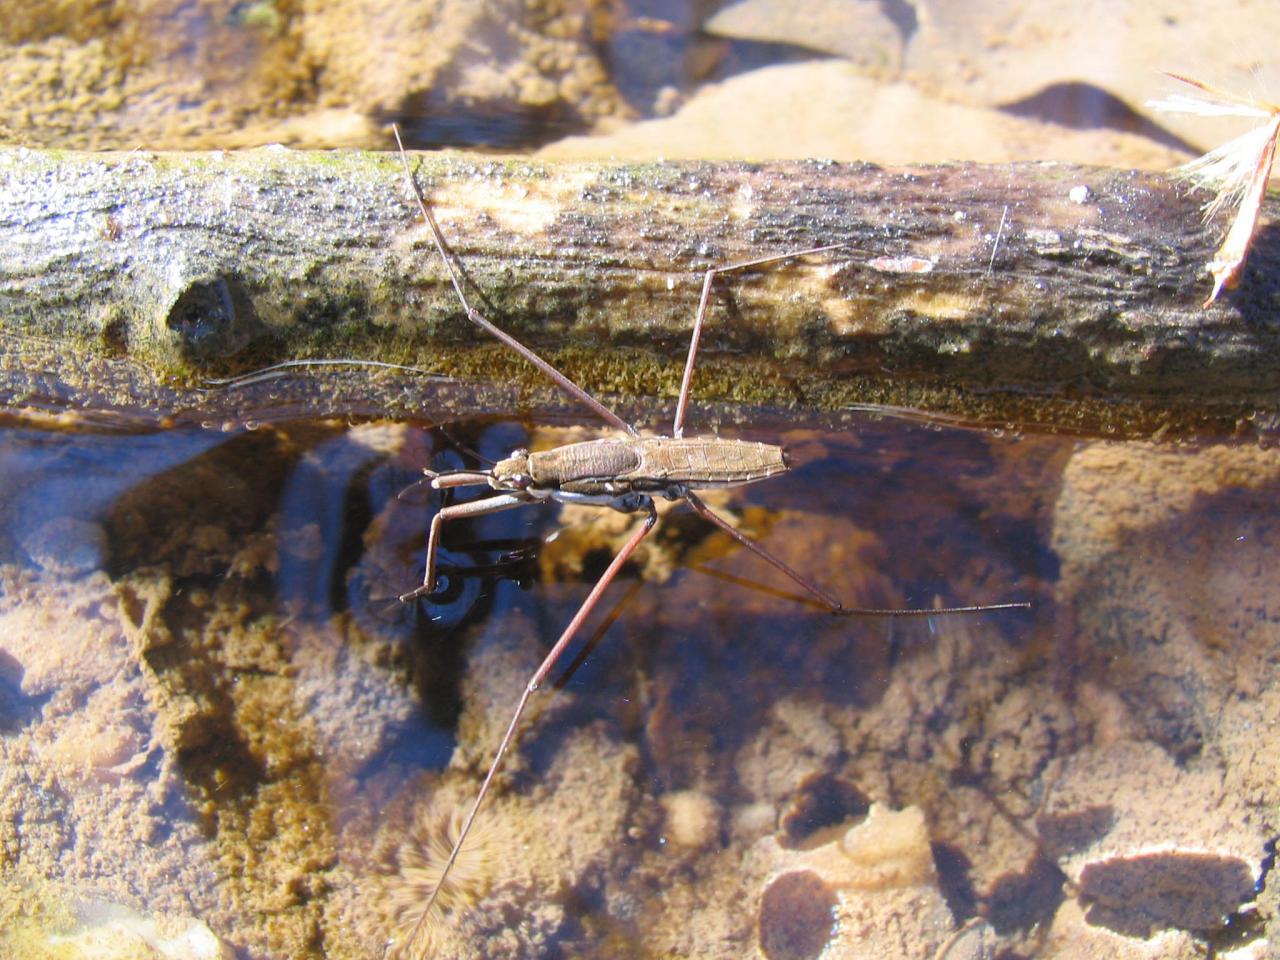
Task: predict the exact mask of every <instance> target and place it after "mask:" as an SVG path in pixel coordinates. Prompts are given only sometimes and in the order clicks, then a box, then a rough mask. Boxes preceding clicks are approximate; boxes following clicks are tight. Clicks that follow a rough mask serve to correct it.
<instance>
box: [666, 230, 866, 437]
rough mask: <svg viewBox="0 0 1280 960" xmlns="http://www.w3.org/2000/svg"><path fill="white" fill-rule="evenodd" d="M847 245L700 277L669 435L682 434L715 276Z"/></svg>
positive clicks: (732, 266)
mask: <svg viewBox="0 0 1280 960" xmlns="http://www.w3.org/2000/svg"><path fill="white" fill-rule="evenodd" d="M846 246H848V244H845V243H828V244H827V245H826V246H822V247H809V248H808V249H807V250H793V251H791V253H779V254H775V255H774V256H771V257H761V258H759V259H758V260H744V261H742V262H741V263H731V264H729V265H728V266H725V267H712V268H711V269H710V270H708V271H707V273H706V276H704V277H703V278H702V296H701V298H699V300H698V312H697V314H696V315H695V316H694V318H693V333H692V334H691V335H690V337H689V356H688V359H686V360H685V362H684V376H683V377H681V378H680V399H678V400H677V401H676V419H675V423H673V424H672V427H671V435H672V436H673V437H683V436H684V415H685V411H686V410H687V409H688V407H689V385H690V384H691V383H693V365H694V363H695V362H696V361H697V359H698V341H699V340H701V339H702V324H703V320H704V319H705V318H706V315H707V305H708V304H709V303H710V302H711V284H712V283H713V282H714V281H715V278H716V275H717V274H721V273H731V272H733V271H734V270H746V269H748V268H749V267H762V266H764V265H765V264H767V263H779V262H781V261H783V260H794V259H795V258H796V257H804V256H807V255H809V254H811V253H822V252H824V251H826V250H836V249H839V248H840V247H846Z"/></svg>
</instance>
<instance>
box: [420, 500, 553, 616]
mask: <svg viewBox="0 0 1280 960" xmlns="http://www.w3.org/2000/svg"><path fill="white" fill-rule="evenodd" d="M437 479H439V478H437ZM432 486H435V481H434V480H433V481H432ZM445 486H448V484H445ZM532 502H533V501H532V500H531V499H530V498H529V497H527V496H524V495H523V494H518V493H503V494H499V495H498V496H496V497H488V498H486V499H484V500H472V501H471V502H469V503H454V504H450V505H449V506H447V507H441V508H440V512H439V513H437V514H436V515H435V516H434V517H432V518H431V532H430V533H429V534H428V535H427V563H426V569H424V570H423V572H422V586H420V587H418V588H417V589H416V590H410V591H409V592H408V593H402V594H400V602H401V603H408V602H409V601H411V600H416V599H418V598H419V597H425V596H427V595H428V594H430V593H431V592H432V591H433V590H435V588H436V548H437V546H438V545H439V543H440V528H441V526H443V525H444V522H445V521H446V520H459V519H462V518H463V517H483V516H485V515H486V514H490V513H500V512H501V511H503V510H511V509H513V508H514V507H523V506H524V505H525V504H526V503H532Z"/></svg>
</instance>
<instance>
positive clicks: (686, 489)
mask: <svg viewBox="0 0 1280 960" xmlns="http://www.w3.org/2000/svg"><path fill="white" fill-rule="evenodd" d="M396 142H397V143H399V142H400V134H399V131H396ZM400 157H401V161H402V163H403V165H404V171H405V177H406V179H407V180H408V183H409V186H410V188H411V189H412V190H413V194H414V197H415V199H416V201H417V205H418V210H419V213H420V214H421V216H422V219H423V221H424V222H425V223H426V224H427V226H428V227H429V228H430V231H431V237H432V240H433V242H434V244H435V247H436V249H437V251H438V252H439V254H440V256H441V258H442V259H443V260H444V263H445V266H446V269H447V270H448V272H449V278H450V281H451V283H452V284H453V288H454V291H455V292H456V293H457V295H458V299H459V301H460V302H461V304H462V307H463V309H464V310H465V311H466V314H467V317H468V319H469V320H471V322H473V323H475V324H476V325H477V326H479V327H481V328H482V329H484V330H485V331H487V332H488V333H489V334H491V335H492V336H494V337H496V338H497V339H499V340H501V341H502V342H503V343H505V344H506V345H507V346H509V347H511V349H513V350H515V351H516V352H517V353H519V354H520V355H521V356H522V357H524V358H525V359H526V360H528V361H529V362H530V363H532V364H533V365H534V366H536V367H537V368H538V369H539V370H541V371H542V372H543V373H544V374H546V375H547V377H549V378H550V379H551V380H552V381H554V382H555V383H556V384H557V385H559V386H560V387H561V389H562V390H564V391H565V393H567V394H568V395H569V396H571V397H574V398H575V399H577V400H579V401H581V402H582V403H583V404H584V405H586V406H587V407H589V408H591V409H592V410H593V411H594V412H595V413H596V414H597V415H599V416H600V417H601V418H602V419H603V420H605V421H606V422H607V423H609V424H611V425H612V426H614V427H616V428H617V429H618V430H619V431H621V432H622V434H623V436H620V437H616V438H608V439H599V440H588V441H584V442H580V443H571V444H566V445H564V446H561V447H557V448H555V449H553V450H547V451H539V452H536V453H530V452H528V451H527V450H515V451H513V452H512V453H511V455H510V456H509V457H507V458H506V459H505V460H501V461H499V462H498V463H497V464H495V465H494V466H493V468H492V469H489V470H450V471H442V472H434V471H430V470H428V471H425V473H426V474H427V476H428V477H429V478H430V481H431V486H432V487H434V488H435V489H437V490H445V489H449V488H452V487H463V486H480V485H487V486H489V487H490V488H491V489H492V490H493V491H494V493H493V496H490V497H485V498H482V499H478V500H472V501H468V502H465V503H458V504H450V505H448V506H444V507H441V508H440V510H439V511H438V512H437V513H436V515H435V516H434V517H433V518H432V520H431V529H430V532H429V534H428V537H427V555H426V564H425V570H424V572H423V578H422V585H421V586H419V587H418V588H417V589H415V590H412V591H410V592H408V593H405V594H403V595H402V596H401V597H400V599H401V600H402V601H405V602H409V601H411V600H416V599H417V598H419V597H426V596H429V595H430V594H431V593H432V592H433V591H434V589H435V583H436V555H437V550H438V546H439V542H440V531H441V528H442V527H443V525H444V524H445V523H447V522H449V521H451V520H456V519H460V518H463V517H476V516H483V515H486V514H490V513H497V512H499V511H502V510H510V509H513V508H515V507H521V506H525V505H527V504H532V503H541V502H548V501H554V502H560V503H581V504H589V505H595V506H601V507H611V508H613V509H615V510H621V511H623V512H626V513H644V514H645V517H644V520H643V521H642V522H641V523H640V524H639V526H637V527H636V529H635V530H634V531H633V532H632V533H631V535H630V536H629V537H628V538H627V541H626V543H624V544H623V546H622V549H621V550H619V551H618V553H617V555H616V556H615V557H614V558H613V560H612V561H611V562H610V564H609V566H608V568H607V569H606V570H605V572H604V573H603V574H602V575H601V576H600V579H599V580H597V581H596V583H595V585H594V586H593V587H592V588H591V591H590V593H588V594H587V598H586V599H585V600H584V601H583V602H582V605H581V606H580V607H579V608H578V612H577V613H575V614H574V616H573V619H572V620H570V621H569V624H568V626H566V627H565V629H564V632H563V633H561V635H560V638H559V639H558V640H557V641H556V643H555V645H554V646H553V647H552V648H551V651H550V652H549V653H548V654H547V655H546V657H545V658H544V660H543V661H542V664H541V665H540V666H539V667H538V669H537V671H535V673H534V674H533V676H532V677H530V678H529V682H528V683H527V684H526V685H525V688H524V691H523V692H522V694H521V695H520V699H519V701H518V702H517V704H516V707H515V710H514V712H513V713H512V716H511V721H510V723H509V724H508V725H507V729H506V732H505V733H504V734H503V737H502V740H501V742H500V743H499V745H498V749H497V751H496V752H495V754H494V757H493V760H492V762H491V763H490V765H489V770H488V772H487V773H486V774H485V778H484V781H483V782H482V783H481V785H480V790H479V791H478V793H477V794H476V798H475V801H474V802H473V803H472V805H471V807H470V809H469V810H468V811H467V815H466V817H465V818H464V820H463V821H462V826H461V828H460V829H459V831H458V835H457V838H456V839H455V841H454V844H453V848H452V849H451V850H450V852H449V856H448V858H447V859H446V860H445V862H444V864H443V866H442V867H441V869H440V876H439V878H438V879H437V881H436V883H435V886H434V887H433V889H432V891H431V894H430V895H429V896H428V898H427V900H426V902H425V903H424V904H423V906H422V910H421V912H420V914H419V916H418V919H417V921H416V923H415V924H414V927H413V929H412V931H411V932H410V933H409V936H408V937H407V938H406V939H405V940H404V941H403V942H402V943H398V944H394V945H393V944H390V943H389V944H388V946H394V948H395V949H397V950H398V949H400V948H401V947H407V948H409V949H410V950H412V947H413V944H414V942H415V941H416V940H417V937H418V934H419V932H420V931H421V929H422V927H423V925H424V923H425V922H426V920H427V917H428V915H429V914H430V912H431V909H432V907H433V906H434V905H435V903H436V901H437V899H438V898H439V896H440V891H441V889H442V888H443V887H444V885H445V882H446V879H447V878H448V876H449V872H450V870H451V869H452V868H453V866H454V864H455V862H456V861H457V858H458V853H459V851H460V850H461V849H462V845H463V843H464V842H465V841H466V838H467V834H468V832H469V831H470V830H471V826H472V824H473V823H474V822H475V818H476V815H477V813H478V812H479V810H480V806H481V804H482V803H483V802H484V798H485V796H486V795H487V794H488V792H489V788H490V786H491V785H492V783H493V779H494V777H495V776H496V775H497V772H498V770H499V768H500V767H501V765H502V759H503V757H504V756H505V755H506V752H507V750H508V749H509V748H510V746H511V744H512V742H513V741H514V739H515V734H516V731H517V729H518V727H519V725H520V719H521V717H523V715H524V711H525V708H526V707H527V706H528V703H529V698H530V697H531V696H532V695H533V694H534V693H535V692H536V691H537V690H538V688H539V687H541V685H542V684H543V682H544V681H545V680H546V678H547V675H548V674H549V673H550V671H551V670H552V668H553V667H554V666H555V664H556V662H557V661H558V660H559V658H560V655H561V654H562V653H563V652H564V650H565V648H566V647H567V646H568V645H569V643H570V641H571V640H572V639H573V638H574V637H575V636H576V635H577V633H578V631H579V630H580V629H581V627H582V624H583V623H584V622H585V620H586V619H587V617H588V616H589V615H590V614H591V612H592V610H593V609H594V608H595V606H596V604H597V603H598V602H599V600H600V597H601V595H603V593H604V592H605V590H606V589H607V588H608V586H609V584H610V583H612V582H613V580H614V578H615V577H617V575H618V573H619V571H620V570H621V569H622V567H623V566H624V565H625V564H626V562H627V561H628V559H630V557H631V555H632V554H633V553H634V552H635V550H636V548H637V547H638V546H639V545H640V543H641V541H642V540H643V539H644V538H645V537H646V536H647V535H648V533H649V531H651V530H652V529H653V526H654V524H655V523H656V522H657V519H658V514H657V510H656V509H655V507H654V503H653V500H654V497H662V498H665V499H667V500H683V501H684V502H685V503H688V504H689V506H690V507H692V508H693V510H694V511H695V512H696V513H698V515H699V516H702V517H704V518H705V519H706V520H708V521H709V522H711V523H713V524H715V525H716V526H717V527H719V528H720V529H721V530H723V531H724V532H725V533H727V534H728V535H729V536H730V537H732V538H733V539H734V540H736V541H737V542H738V543H740V544H741V545H742V546H744V547H746V548H747V549H749V550H751V551H752V552H753V553H755V554H756V555H757V556H759V557H761V558H762V559H764V560H765V561H767V562H768V563H769V564H771V565H772V566H773V567H774V568H775V569H777V570H779V571H780V572H782V573H783V574H785V575H786V576H787V577H789V578H790V579H791V580H792V581H793V582H794V583H796V584H797V585H798V586H800V587H801V588H803V589H804V590H805V591H806V592H807V593H809V594H810V595H811V596H813V597H814V598H815V599H817V600H818V601H820V602H821V603H822V604H823V605H824V606H826V607H827V608H828V609H829V610H830V611H831V612H832V613H836V614H866V615H872V616H937V615H938V614H943V613H974V612H979V611H988V610H1002V609H1010V608H1025V607H1027V606H1028V604H1025V603H998V604H986V605H981V606H965V607H947V608H929V609H910V610H884V609H866V608H848V607H845V606H844V605H843V604H842V603H841V602H840V601H839V600H838V599H837V598H836V597H834V596H833V595H832V594H830V593H828V592H827V591H826V590H824V589H823V588H821V587H819V586H818V585H817V584H815V583H813V582H811V581H810V580H809V579H808V578H806V577H804V576H803V575H802V574H800V573H799V572H797V571H796V570H793V569H792V568H791V567H789V566H788V565H787V564H786V563H784V562H783V561H782V560H781V559H779V558H778V557H775V556H774V555H773V554H772V553H770V552H769V551H768V550H766V549H765V548H764V547H763V546H761V545H760V544H758V543H756V542H755V541H754V540H752V539H751V538H749V537H747V536H745V535H744V534H742V533H740V532H739V531H738V530H736V529H735V528H734V527H733V526H732V525H731V524H730V523H729V522H728V521H727V520H725V519H724V518H722V517H721V516H719V515H718V514H717V513H715V511H713V510H712V509H711V508H710V507H708V506H707V505H706V504H705V503H703V501H702V500H701V498H699V497H698V495H697V493H696V491H698V490H703V489H710V488H715V487H731V486H738V485H741V484H747V483H755V482H757V481H760V480H765V479H768V478H770V477H775V476H777V475H779V474H781V473H785V472H786V471H787V470H788V469H789V464H788V461H787V455H786V453H785V451H784V450H783V449H782V448H781V447H779V446H774V445H771V444H766V443H754V442H748V441H743V440H729V439H722V438H720V437H685V436H684V421H685V413H686V410H687V408H688V402H689V388H690V384H691V382H692V379H693V369H694V363H695V361H696V359H697V354H698V342H699V338H700V337H701V334H702V327H703V321H704V318H705V317H706V312H707V304H708V302H709V301H710V296H711V287H712V283H713V281H714V280H715V277H716V276H717V275H718V274H721V273H726V272H729V271H736V270H743V269H746V268H749V267H755V266H761V265H764V264H768V263H776V262H779V261H784V260H793V259H796V258H798V257H803V256H807V255H809V254H815V253H821V252H824V251H828V250H834V249H837V248H838V247H841V246H843V244H832V245H829V246H823V247H814V248H811V249H808V250H801V251H796V252H793V253H788V254H783V255H781V256H773V257H764V258H761V259H759V260H752V261H749V262H746V263H737V264H733V265H730V266H725V267H716V268H712V269H709V270H707V272H706V274H705V275H704V278H703V284H702V296H701V299H700V300H699V303H698V311H697V314H696V315H695V317H694V323H693V331H692V334H691V336H690V340H689V353H688V358H687V359H686V361H685V368H684V376H683V378H682V380H681V383H680V396H679V399H678V400H677V402H676V414H675V419H674V422H673V424H672V430H671V435H670V436H665V437H663V436H659V437H642V436H640V435H639V433H638V432H637V431H636V429H635V428H634V427H633V426H631V424H629V423H627V422H626V421H624V420H623V419H622V418H621V417H619V416H618V415H617V414H616V413H614V412H613V411H612V410H610V409H609V408H608V407H606V406H604V405H603V404H601V403H600V402H599V401H598V400H596V399H595V398H594V397H592V396H591V395H590V394H589V393H587V392H586V391H585V390H583V389H582V388H581V387H579V386H578V385H577V384H576V383H574V382H573V381H572V380H570V379H569V378H568V377H566V376H565V375H564V374H563V373H561V372H560V371H559V370H557V369H556V368H555V367H553V366H552V365H551V364H549V363H547V361H545V360H543V359H542V358H541V357H539V356H538V355H537V354H536V353H534V352H533V351H532V350H531V349H529V347H527V346H525V345H524V344H523V343H521V342H520V341H518V340H516V339H515V338H514V337H512V336H511V335H510V334H509V333H507V332H505V331H504V330H502V329H500V328H499V327H497V326H495V325H494V324H493V323H491V322H490V321H489V320H488V319H486V318H485V317H484V316H483V315H481V314H480V313H479V312H478V311H477V310H476V309H475V308H473V307H472V306H471V304H470V302H469V301H468V300H467V296H466V294H465V292H464V291H463V287H462V280H461V274H460V272H459V270H458V267H457V265H456V264H455V263H454V261H453V259H452V257H451V256H450V254H449V251H448V249H447V247H446V245H445V242H444V237H443V235H442V234H441V231H440V227H439V225H438V224H437V223H436V220H435V217H434V216H433V215H432V213H431V210H430V208H429V207H428V206H427V204H426V202H425V201H424V200H423V197H422V194H421V193H420V192H419V190H418V186H417V184H416V182H414V179H413V174H412V172H411V171H410V169H409V161H408V158H407V157H406V155H405V153H404V148H403V146H401V148H400Z"/></svg>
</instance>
